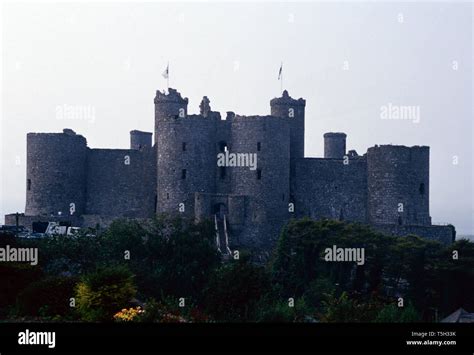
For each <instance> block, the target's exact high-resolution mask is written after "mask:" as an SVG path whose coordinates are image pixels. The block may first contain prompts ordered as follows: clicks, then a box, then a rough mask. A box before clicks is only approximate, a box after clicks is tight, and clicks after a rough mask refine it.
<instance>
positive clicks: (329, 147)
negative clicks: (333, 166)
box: [324, 132, 346, 159]
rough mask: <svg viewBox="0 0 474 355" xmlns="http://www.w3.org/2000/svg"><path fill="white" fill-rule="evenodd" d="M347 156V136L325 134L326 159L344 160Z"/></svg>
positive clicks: (332, 133)
mask: <svg viewBox="0 0 474 355" xmlns="http://www.w3.org/2000/svg"><path fill="white" fill-rule="evenodd" d="M344 155H346V134H345V133H339V132H328V133H325V134H324V157H325V158H329V159H342V158H343V157H344Z"/></svg>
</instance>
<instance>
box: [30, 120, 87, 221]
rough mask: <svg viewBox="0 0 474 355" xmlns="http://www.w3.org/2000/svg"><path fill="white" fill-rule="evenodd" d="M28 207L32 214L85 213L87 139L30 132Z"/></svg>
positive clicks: (67, 131) (66, 130)
mask: <svg viewBox="0 0 474 355" xmlns="http://www.w3.org/2000/svg"><path fill="white" fill-rule="evenodd" d="M26 141H27V157H26V179H27V180H26V208H25V214H26V215H29V216H41V215H43V216H50V215H55V216H57V215H61V216H67V215H81V214H82V213H83V212H84V208H85V190H86V187H85V185H86V176H85V175H86V174H85V171H86V170H85V169H86V156H87V142H86V139H85V138H84V137H83V136H81V135H77V134H76V133H74V131H72V130H70V129H65V130H64V131H63V133H28V135H27V138H26Z"/></svg>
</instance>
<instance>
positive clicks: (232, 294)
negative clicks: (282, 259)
mask: <svg viewBox="0 0 474 355" xmlns="http://www.w3.org/2000/svg"><path fill="white" fill-rule="evenodd" d="M270 290H271V288H270V278H269V276H268V274H267V273H266V271H265V270H264V269H263V268H262V267H260V266H256V265H254V264H252V263H251V262H249V261H245V260H241V261H234V262H231V263H229V264H226V265H224V266H222V267H221V268H219V269H217V270H216V271H215V272H214V273H213V275H212V277H211V280H210V282H209V286H208V288H207V289H206V295H207V297H206V308H207V311H208V312H209V314H210V315H211V316H212V317H213V318H214V319H216V320H220V321H252V320H255V318H256V312H257V304H258V302H259V301H260V299H261V298H262V296H264V295H265V294H267V293H268V292H270Z"/></svg>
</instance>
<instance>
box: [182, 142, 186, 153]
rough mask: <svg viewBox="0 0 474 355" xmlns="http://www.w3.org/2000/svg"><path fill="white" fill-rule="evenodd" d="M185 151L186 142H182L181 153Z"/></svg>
mask: <svg viewBox="0 0 474 355" xmlns="http://www.w3.org/2000/svg"><path fill="white" fill-rule="evenodd" d="M185 151H186V142H183V152H185Z"/></svg>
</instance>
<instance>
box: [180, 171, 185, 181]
mask: <svg viewBox="0 0 474 355" xmlns="http://www.w3.org/2000/svg"><path fill="white" fill-rule="evenodd" d="M181 179H182V180H184V179H186V169H183V170H181Z"/></svg>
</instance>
